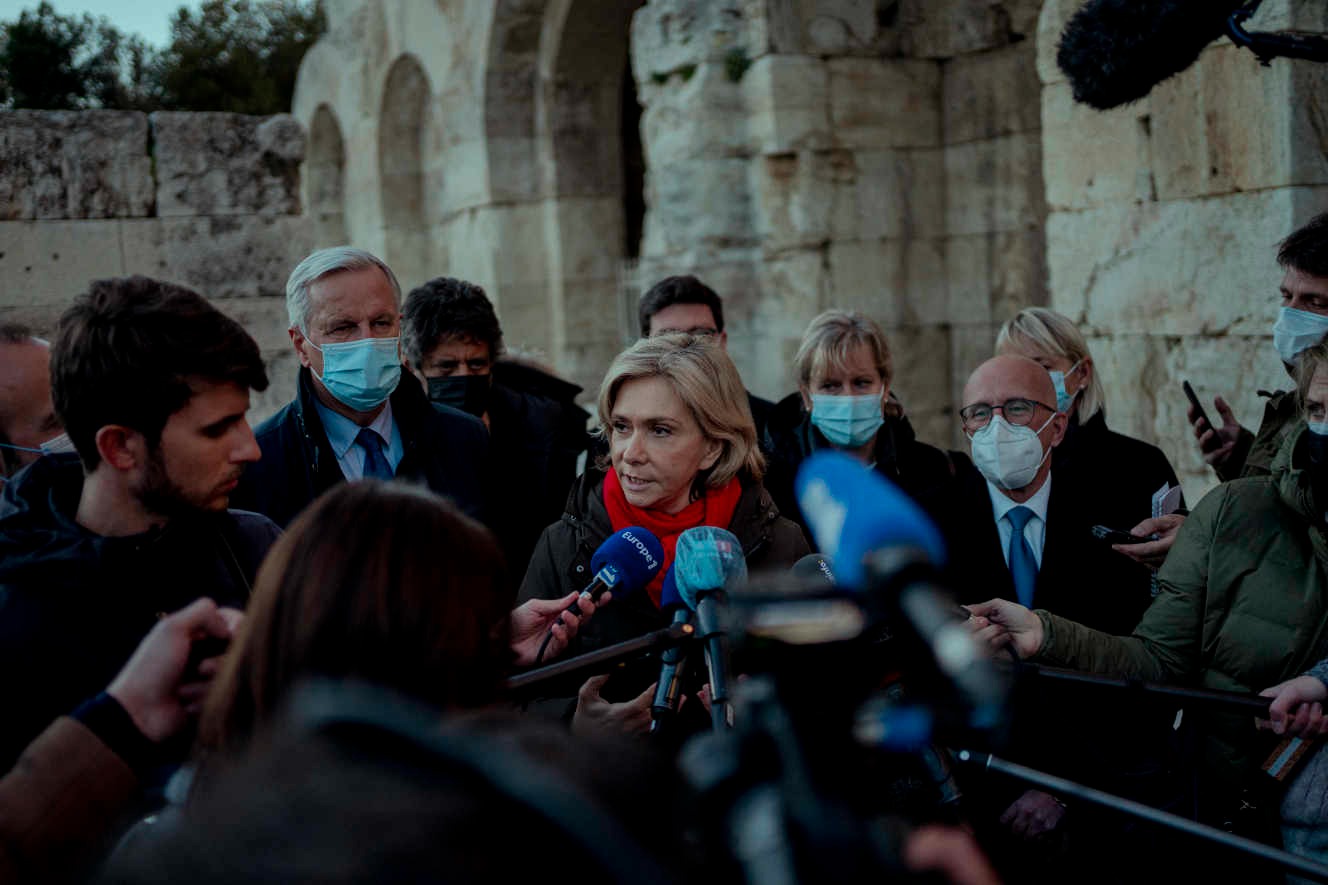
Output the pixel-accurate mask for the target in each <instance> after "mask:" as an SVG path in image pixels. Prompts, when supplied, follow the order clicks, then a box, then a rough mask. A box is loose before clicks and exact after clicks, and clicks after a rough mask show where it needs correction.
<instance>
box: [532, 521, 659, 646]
mask: <svg viewBox="0 0 1328 885" xmlns="http://www.w3.org/2000/svg"><path fill="white" fill-rule="evenodd" d="M663 562H664V546H663V545H662V544H660V543H659V539H658V538H656V537H655V536H654V534H652V533H651V532H650V530H649V529H644V528H641V526H638V525H633V526H628V527H627V528H625V529H622V530H621V531H617V532H614V533H613V534H612V535H610V536H609V537H608V538H606V539H605V541H604V543H602V544H600V545H599V549H598V550H596V551H595V553H594V555H593V556H591V557H590V568H591V569H592V570H593V571H594V573H595V577H594V578H592V579H591V581H590V583H589V584H587V585H586V589H584V590H582V591H581V593H580V594H579V595H578V597H577V600H579V599H580V596H583V595H586V596H589V597H590V599H591V601H592V602H596V603H597V602H599V599H600V597H601V596H603V595H604V593H605V592H606V591H613V592H615V593H616V594H617V598H619V599H621V598H622V597H623V596H625V595H627V594H629V593H634V592H636V591H637V590H640V589H641V588H642V587H644V586H646V585H647V584H649V583H650V582H651V581H652V580H653V579H654V577H655V575H656V574H657V573H658V572H659V569H660V566H661V565H662V564H663ZM564 611H565V612H566V613H568V614H573V615H576V616H577V617H578V618H579V617H581V606H580V605H579V604H578V601H573V602H572V604H571V605H569V606H568V607H567V608H566V609H565V610H564ZM560 624H561V625H563V626H566V624H563V619H562V618H561V617H559V618H558V620H557V621H555V622H554V623H553V624H551V625H550V626H549V632H548V633H546V634H545V635H544V640H543V641H542V642H541V643H540V647H539V651H538V652H537V653H536V654H535V664H536V665H537V666H538V665H539V664H540V663H541V662H542V661H543V660H544V652H545V651H547V650H548V648H549V643H550V642H551V641H552V640H553V628H554V626H556V625H560Z"/></svg>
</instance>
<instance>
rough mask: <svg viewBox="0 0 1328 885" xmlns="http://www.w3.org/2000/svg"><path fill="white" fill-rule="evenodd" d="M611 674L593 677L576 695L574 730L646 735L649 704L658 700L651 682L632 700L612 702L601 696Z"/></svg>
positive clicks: (585, 732)
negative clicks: (618, 702) (601, 690)
mask: <svg viewBox="0 0 1328 885" xmlns="http://www.w3.org/2000/svg"><path fill="white" fill-rule="evenodd" d="M608 681H609V677H608V676H592V677H591V678H589V679H587V680H586V684H585V685H583V686H581V691H580V692H579V693H578V694H577V696H576V713H575V714H574V715H573V716H572V731H573V732H574V733H576V734H593V733H596V732H598V733H601V734H646V733H648V732H649V731H650V704H651V702H652V701H653V700H654V699H655V686H654V685H651V686H650V687H649V688H647V689H646V690H645V691H643V692H641V693H640V694H639V695H637V696H636V697H635V698H633V699H632V700H630V701H624V702H623V703H621V704H611V703H609V702H608V701H606V700H604V698H603V697H601V696H600V693H599V691H600V689H601V688H603V687H604V683H606V682H608Z"/></svg>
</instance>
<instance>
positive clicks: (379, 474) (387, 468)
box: [355, 427, 392, 479]
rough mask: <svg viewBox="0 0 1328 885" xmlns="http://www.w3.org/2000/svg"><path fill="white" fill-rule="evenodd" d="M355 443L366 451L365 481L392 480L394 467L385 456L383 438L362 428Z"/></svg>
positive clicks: (366, 428)
mask: <svg viewBox="0 0 1328 885" xmlns="http://www.w3.org/2000/svg"><path fill="white" fill-rule="evenodd" d="M355 442H356V444H357V445H359V447H360V448H362V449H364V470H363V471H362V472H363V474H364V478H365V479H391V478H392V465H391V464H389V463H388V461H387V456H386V455H384V454H383V438H382V437H381V436H379V435H378V433H377V432H376V431H373V430H370V429H369V428H368V427H365V428H362V429H361V430H360V432H359V434H358V435H356V437H355Z"/></svg>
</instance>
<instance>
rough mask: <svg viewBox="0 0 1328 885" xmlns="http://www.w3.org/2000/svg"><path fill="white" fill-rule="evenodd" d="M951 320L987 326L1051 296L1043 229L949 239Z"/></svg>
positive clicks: (1042, 301)
mask: <svg viewBox="0 0 1328 885" xmlns="http://www.w3.org/2000/svg"><path fill="white" fill-rule="evenodd" d="M945 266H946V269H947V271H948V278H947V284H948V292H949V317H948V320H949V322H950V324H951V325H953V326H955V327H957V328H958V327H963V326H983V327H985V326H988V325H993V324H994V325H997V326H999V325H1000V324H1001V323H1003V322H1005V321H1006V320H1008V319H1009V318H1010V317H1012V316H1014V315H1015V314H1016V313H1018V312H1019V311H1020V310H1022V309H1023V308H1025V307H1029V306H1032V305H1038V304H1045V303H1046V300H1047V265H1046V240H1045V237H1044V235H1043V232H1042V231H1041V230H1028V231H1007V232H999V233H989V234H972V235H969V236H962V237H951V238H950V239H949V240H948V241H947V242H946V248H945Z"/></svg>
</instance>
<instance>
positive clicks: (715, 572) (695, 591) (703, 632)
mask: <svg viewBox="0 0 1328 885" xmlns="http://www.w3.org/2000/svg"><path fill="white" fill-rule="evenodd" d="M673 573H674V580H675V581H676V582H677V587H678V595H679V596H680V597H681V598H682V600H683V601H684V602H685V603H686V604H687V607H688V608H690V609H692V611H694V612H696V625H697V636H698V637H699V638H700V639H701V641H702V642H703V643H704V646H703V647H704V648H705V656H706V667H707V669H708V670H709V674H710V717H711V721H712V723H713V724H714V726H715V728H716V729H721V728H724V727H725V726H727V724H728V703H729V685H728V643H727V641H726V639H725V633H724V625H723V623H722V621H721V613H720V606H721V604H722V601H723V594H724V591H725V590H726V589H728V588H730V587H732V586H735V585H737V584H741V583H742V582H744V581H746V580H747V559H746V555H745V554H744V553H743V550H742V542H741V541H739V540H738V538H737V536H736V535H734V534H733V533H732V532H730V531H727V530H725V529H721V528H716V527H714V526H708V525H702V526H696V527H695V528H690V529H688V530H687V531H685V532H683V533H682V534H680V535H678V545H677V547H676V548H675V549H674V554H673Z"/></svg>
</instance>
